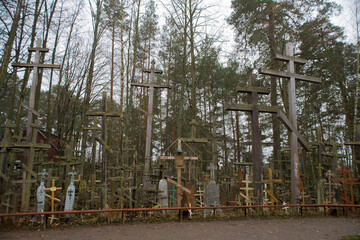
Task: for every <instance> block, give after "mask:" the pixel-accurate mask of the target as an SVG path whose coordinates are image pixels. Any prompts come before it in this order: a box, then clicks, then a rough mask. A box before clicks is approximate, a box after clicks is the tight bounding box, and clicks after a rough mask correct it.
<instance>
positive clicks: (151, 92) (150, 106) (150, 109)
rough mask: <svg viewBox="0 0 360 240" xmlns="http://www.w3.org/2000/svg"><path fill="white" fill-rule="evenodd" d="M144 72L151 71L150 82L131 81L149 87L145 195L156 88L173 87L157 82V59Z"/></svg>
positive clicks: (148, 179) (148, 176)
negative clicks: (155, 81)
mask: <svg viewBox="0 0 360 240" xmlns="http://www.w3.org/2000/svg"><path fill="white" fill-rule="evenodd" d="M143 72H146V73H150V78H149V83H131V86H138V87H147V88H149V96H148V97H149V99H148V109H147V112H148V116H147V123H146V144H145V169H144V177H143V186H144V188H143V191H144V196H145V195H146V192H147V191H148V190H149V189H150V171H151V136H152V123H153V108H154V106H153V105H154V89H155V88H171V86H169V85H159V84H155V83H154V80H155V74H162V73H163V72H162V71H161V70H156V69H155V60H152V62H151V69H144V70H143Z"/></svg>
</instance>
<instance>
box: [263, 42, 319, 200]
mask: <svg viewBox="0 0 360 240" xmlns="http://www.w3.org/2000/svg"><path fill="white" fill-rule="evenodd" d="M275 59H277V60H280V61H284V62H287V72H280V71H275V70H267V69H263V68H261V69H259V73H261V74H265V75H270V76H275V77H280V78H288V79H289V85H288V96H289V119H290V122H291V123H292V125H293V126H294V128H295V129H297V114H296V94H295V80H301V81H307V82H312V83H321V79H319V78H315V77H310V76H305V75H301V74H296V73H295V63H298V64H305V63H306V62H307V61H306V60H305V59H300V58H295V57H294V48H293V45H292V43H287V44H286V55H285V56H284V55H280V54H276V55H275ZM290 147H291V192H292V193H291V202H292V203H293V204H296V203H297V202H298V199H299V187H298V182H299V170H298V169H299V166H298V161H299V153H298V136H297V135H296V133H295V132H294V131H292V132H291V143H290Z"/></svg>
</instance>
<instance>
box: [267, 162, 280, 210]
mask: <svg viewBox="0 0 360 240" xmlns="http://www.w3.org/2000/svg"><path fill="white" fill-rule="evenodd" d="M263 182H265V183H268V184H269V189H265V191H266V193H267V194H268V195H269V196H270V202H271V204H272V205H274V204H275V203H278V202H279V200H278V199H277V198H276V197H275V195H274V183H280V182H282V180H281V179H273V176H272V170H271V168H269V179H264V180H263Z"/></svg>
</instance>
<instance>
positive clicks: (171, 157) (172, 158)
mask: <svg viewBox="0 0 360 240" xmlns="http://www.w3.org/2000/svg"><path fill="white" fill-rule="evenodd" d="M159 158H160V159H161V160H175V156H160V157H159ZM184 160H188V161H190V160H193V161H195V160H199V158H198V157H184Z"/></svg>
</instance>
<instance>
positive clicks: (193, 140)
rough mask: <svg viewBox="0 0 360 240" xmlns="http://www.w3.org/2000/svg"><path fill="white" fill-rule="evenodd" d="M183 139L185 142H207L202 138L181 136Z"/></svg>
mask: <svg viewBox="0 0 360 240" xmlns="http://www.w3.org/2000/svg"><path fill="white" fill-rule="evenodd" d="M183 141H184V142H187V143H208V140H207V139H203V138H183Z"/></svg>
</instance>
